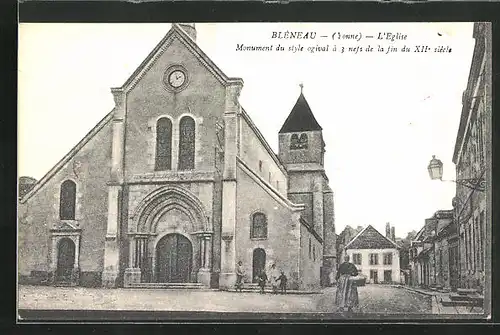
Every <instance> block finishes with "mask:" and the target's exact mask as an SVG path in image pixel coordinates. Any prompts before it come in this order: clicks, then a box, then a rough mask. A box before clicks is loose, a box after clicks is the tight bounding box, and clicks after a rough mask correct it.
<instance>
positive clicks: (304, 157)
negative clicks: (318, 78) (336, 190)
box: [278, 84, 325, 169]
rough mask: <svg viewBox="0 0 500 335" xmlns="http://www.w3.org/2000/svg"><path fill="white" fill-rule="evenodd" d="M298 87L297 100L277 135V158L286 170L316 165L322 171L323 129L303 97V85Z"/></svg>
mask: <svg viewBox="0 0 500 335" xmlns="http://www.w3.org/2000/svg"><path fill="white" fill-rule="evenodd" d="M299 86H300V95H299V98H298V99H297V102H296V103H295V106H293V108H292V111H291V112H290V115H288V118H287V119H286V121H285V123H283V126H282V127H281V130H280V131H279V133H278V137H279V158H280V160H281V161H282V162H283V163H284V164H285V166H287V169H288V168H289V167H290V166H294V165H295V164H302V163H307V164H309V165H310V164H317V168H318V169H322V168H323V161H324V153H325V143H324V142H323V132H322V130H323V129H322V128H321V126H320V125H319V123H318V121H316V118H315V117H314V115H313V113H312V111H311V108H310V107H309V104H308V103H307V100H306V98H305V97H304V85H303V84H300V85H299ZM289 164H290V166H288V165H289ZM309 168H311V167H309Z"/></svg>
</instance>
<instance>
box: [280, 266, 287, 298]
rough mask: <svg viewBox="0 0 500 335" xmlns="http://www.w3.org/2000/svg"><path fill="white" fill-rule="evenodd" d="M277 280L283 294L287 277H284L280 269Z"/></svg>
mask: <svg viewBox="0 0 500 335" xmlns="http://www.w3.org/2000/svg"><path fill="white" fill-rule="evenodd" d="M278 280H279V281H280V290H281V293H283V294H285V293H286V282H287V281H288V278H286V276H285V272H284V271H281V275H280V276H279V277H278Z"/></svg>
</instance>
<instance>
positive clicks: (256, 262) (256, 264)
mask: <svg viewBox="0 0 500 335" xmlns="http://www.w3.org/2000/svg"><path fill="white" fill-rule="evenodd" d="M265 267H266V251H265V250H264V249H261V248H257V249H254V251H253V262H252V268H253V271H252V283H256V282H257V276H258V275H259V274H260V273H261V271H262V270H265Z"/></svg>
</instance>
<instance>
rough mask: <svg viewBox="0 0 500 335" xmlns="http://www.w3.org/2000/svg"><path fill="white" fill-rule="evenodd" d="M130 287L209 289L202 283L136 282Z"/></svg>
mask: <svg viewBox="0 0 500 335" xmlns="http://www.w3.org/2000/svg"><path fill="white" fill-rule="evenodd" d="M128 288H156V289H208V287H207V286H205V285H203V284H201V283H136V284H132V285H131V286H128Z"/></svg>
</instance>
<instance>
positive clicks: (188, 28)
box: [178, 23, 196, 42]
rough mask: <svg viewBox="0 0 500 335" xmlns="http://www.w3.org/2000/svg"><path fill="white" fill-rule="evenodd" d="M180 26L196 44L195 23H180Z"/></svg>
mask: <svg viewBox="0 0 500 335" xmlns="http://www.w3.org/2000/svg"><path fill="white" fill-rule="evenodd" d="M178 25H179V27H181V29H182V30H184V31H185V32H186V34H188V35H189V37H191V38H192V39H193V41H195V42H196V28H195V26H194V23H178Z"/></svg>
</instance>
